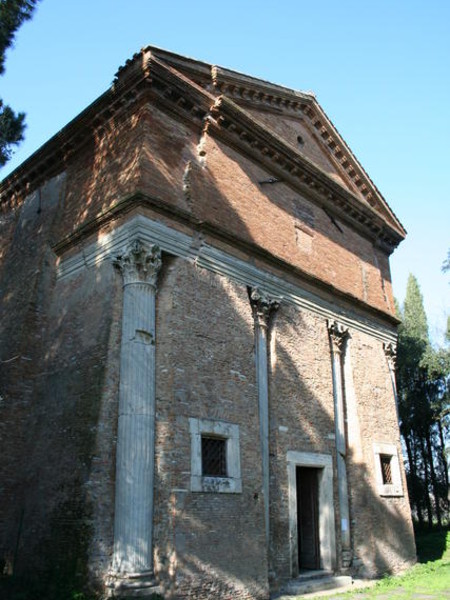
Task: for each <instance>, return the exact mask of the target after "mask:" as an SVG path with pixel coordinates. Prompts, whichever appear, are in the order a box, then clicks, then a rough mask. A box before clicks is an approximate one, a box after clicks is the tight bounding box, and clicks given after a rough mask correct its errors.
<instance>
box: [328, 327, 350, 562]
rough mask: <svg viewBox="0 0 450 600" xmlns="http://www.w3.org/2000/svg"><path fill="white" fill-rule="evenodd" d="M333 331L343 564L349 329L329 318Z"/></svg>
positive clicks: (346, 549)
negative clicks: (345, 372) (345, 373)
mask: <svg viewBox="0 0 450 600" xmlns="http://www.w3.org/2000/svg"><path fill="white" fill-rule="evenodd" d="M328 332H329V334H330V344H331V356H332V373H333V395H334V428H335V437H336V461H337V474H338V486H339V488H338V494H339V509H340V510H339V512H340V516H341V544H342V566H343V567H348V566H350V563H351V559H352V551H351V538H350V509H349V500H348V482H347V466H346V457H347V439H346V430H345V388H344V379H343V352H344V350H345V346H346V343H347V338H348V335H349V334H348V329H347V328H346V327H344V326H343V325H341V324H340V323H338V322H337V321H328Z"/></svg>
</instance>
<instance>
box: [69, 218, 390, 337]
mask: <svg viewBox="0 0 450 600" xmlns="http://www.w3.org/2000/svg"><path fill="white" fill-rule="evenodd" d="M115 216H116V217H117V215H115ZM81 234H82V232H79V237H78V240H77V241H76V240H75V237H72V238H71V240H70V243H69V240H66V243H65V244H62V243H61V244H59V245H58V255H59V257H60V259H59V264H58V277H59V278H63V279H64V278H66V277H72V276H74V275H77V274H79V273H80V272H82V271H83V270H84V269H86V268H95V267H97V266H98V265H99V264H101V263H102V262H104V261H112V260H113V258H114V257H115V256H117V254H120V253H121V251H122V249H123V248H124V246H126V245H127V244H128V242H129V241H130V240H133V239H135V238H139V239H140V240H142V242H143V243H144V244H147V245H150V246H153V245H154V244H156V245H157V246H158V247H159V248H160V249H161V251H162V252H167V253H169V254H172V255H174V256H179V257H182V258H185V259H187V260H190V261H192V262H194V263H195V264H197V265H198V266H199V267H202V268H205V269H208V270H210V271H213V272H216V273H219V274H221V275H223V276H225V277H228V278H230V279H232V280H234V281H236V282H238V283H240V284H242V285H244V286H247V287H251V288H255V287H256V288H258V289H261V290H264V293H265V294H268V295H269V296H271V297H272V298H274V299H277V300H278V301H281V300H282V302H283V305H284V303H285V302H286V303H287V304H293V305H295V306H298V307H300V308H302V309H305V310H308V311H311V312H313V313H316V314H319V315H321V316H323V317H324V318H326V319H328V320H329V321H335V320H338V321H339V323H341V324H342V325H343V326H345V327H351V328H354V329H357V330H359V331H362V332H365V333H367V334H369V335H371V336H373V337H376V338H377V339H380V340H382V341H384V342H395V341H396V337H397V336H396V324H397V323H398V320H397V319H396V318H395V317H393V316H392V315H389V314H387V313H383V312H382V311H380V310H378V309H375V308H373V307H370V306H368V305H366V304H364V303H363V302H361V301H359V300H357V299H355V298H353V297H351V296H350V295H349V294H345V293H343V292H339V291H338V290H334V291H333V290H332V286H321V285H320V282H319V281H317V282H316V283H317V284H318V285H316V286H315V287H313V286H311V285H307V284H306V285H305V283H304V280H302V277H301V274H300V273H298V274H297V275H298V276H297V277H295V276H293V275H294V274H293V273H290V274H287V273H283V271H282V269H281V266H282V265H280V264H277V265H276V267H277V268H275V269H274V268H273V267H274V265H273V264H270V263H267V265H266V267H256V266H254V265H253V264H250V263H249V262H248V261H246V260H243V259H241V258H238V257H237V256H235V255H234V253H233V254H232V253H230V251H229V250H230V248H229V250H228V251H225V250H223V249H220V248H219V247H216V246H215V245H214V242H215V240H214V239H212V240H210V241H209V242H206V240H203V241H202V242H201V243H199V236H198V235H195V232H192V234H189V235H188V234H186V233H182V232H180V231H178V230H177V229H175V228H174V227H173V226H168V225H165V224H163V223H161V222H159V221H155V220H152V219H149V218H148V217H146V216H144V215H143V214H139V213H138V214H134V215H129V216H128V218H127V220H125V222H122V223H115V226H114V227H113V228H111V229H110V230H109V231H107V232H105V231H103V233H102V235H98V234H97V235H95V236H92V237H90V238H89V239H85V238H82V237H81ZM69 249H70V250H71V251H70V252H68V250H69ZM231 249H232V251H234V250H235V248H234V246H232V247H231ZM74 250H75V251H76V252H75V253H73V251H74ZM279 262H282V261H279ZM286 275H290V276H286ZM326 287H328V288H329V289H328V291H327V290H326Z"/></svg>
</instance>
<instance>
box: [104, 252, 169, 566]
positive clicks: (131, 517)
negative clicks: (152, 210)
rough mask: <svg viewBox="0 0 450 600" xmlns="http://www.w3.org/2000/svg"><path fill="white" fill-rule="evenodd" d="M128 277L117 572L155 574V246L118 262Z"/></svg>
mask: <svg viewBox="0 0 450 600" xmlns="http://www.w3.org/2000/svg"><path fill="white" fill-rule="evenodd" d="M115 265H116V266H117V268H118V269H119V270H120V271H121V273H122V275H123V316H122V341H121V349H120V387H119V422H118V434H117V454H116V503H115V522H114V559H113V570H114V572H116V573H117V574H119V575H123V576H125V577H126V576H133V577H136V576H139V575H141V576H146V575H150V574H151V573H152V568H153V564H152V563H153V560H152V537H153V484H154V445H155V294H156V279H157V275H158V271H159V269H160V267H161V254H160V251H159V249H158V248H157V247H156V246H151V247H146V246H144V244H142V243H141V242H140V241H139V240H136V241H135V242H133V243H132V244H131V245H130V246H129V248H128V249H127V252H126V253H125V254H124V255H123V256H120V257H118V258H117V259H116V261H115Z"/></svg>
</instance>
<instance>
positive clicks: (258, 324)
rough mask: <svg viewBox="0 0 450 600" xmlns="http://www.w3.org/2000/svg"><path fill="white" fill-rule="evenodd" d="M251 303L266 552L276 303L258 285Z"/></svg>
mask: <svg viewBox="0 0 450 600" xmlns="http://www.w3.org/2000/svg"><path fill="white" fill-rule="evenodd" d="M250 302H251V305H252V308H253V317H254V320H255V348H256V383H257V386H258V409H259V437H260V442H261V460H262V479H263V496H264V522H265V531H266V545H267V551H269V367H268V345H267V338H268V336H267V330H268V327H269V320H270V316H271V315H272V313H273V312H274V311H275V310H276V309H277V308H278V306H279V302H278V301H277V300H274V299H273V298H270V297H269V296H268V295H267V294H265V293H264V292H261V291H260V290H259V289H258V288H252V290H251V294H250Z"/></svg>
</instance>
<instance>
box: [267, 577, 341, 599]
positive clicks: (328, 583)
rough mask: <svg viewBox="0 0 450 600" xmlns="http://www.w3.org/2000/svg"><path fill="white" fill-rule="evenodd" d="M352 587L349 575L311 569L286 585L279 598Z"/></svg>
mask: <svg viewBox="0 0 450 600" xmlns="http://www.w3.org/2000/svg"><path fill="white" fill-rule="evenodd" d="M351 587H352V578H351V577H350V576H349V575H333V574H332V573H330V572H329V571H310V572H308V573H302V574H300V575H299V576H298V577H297V578H296V579H293V580H291V581H290V582H289V583H288V584H287V585H286V586H284V588H283V589H282V592H281V595H280V596H278V597H277V600H283V599H285V598H286V599H288V598H290V597H292V596H305V595H306V594H308V595H309V594H317V593H320V592H327V593H330V592H331V593H332V592H333V591H337V590H339V591H342V590H343V588H351Z"/></svg>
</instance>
